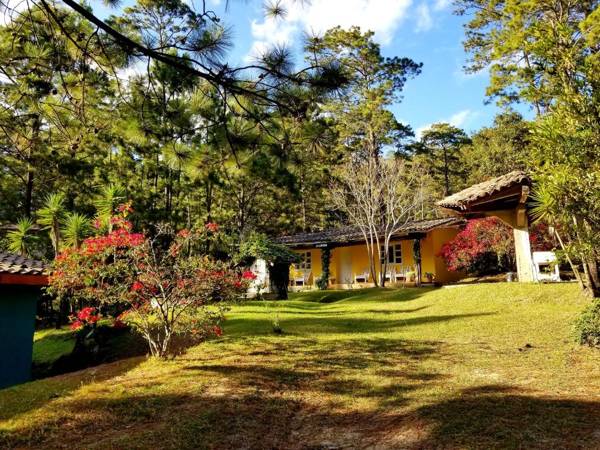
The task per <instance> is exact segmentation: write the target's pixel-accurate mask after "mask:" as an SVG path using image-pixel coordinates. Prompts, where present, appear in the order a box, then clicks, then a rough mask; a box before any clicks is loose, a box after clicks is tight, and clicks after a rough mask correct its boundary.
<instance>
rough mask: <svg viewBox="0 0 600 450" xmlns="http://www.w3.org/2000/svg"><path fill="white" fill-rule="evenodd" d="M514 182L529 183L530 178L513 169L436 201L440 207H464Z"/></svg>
mask: <svg viewBox="0 0 600 450" xmlns="http://www.w3.org/2000/svg"><path fill="white" fill-rule="evenodd" d="M516 184H527V185H530V184H531V178H529V175H527V174H526V173H525V172H522V171H520V170H515V171H513V172H510V173H507V174H506V175H502V176H500V177H497V178H492V179H491V180H488V181H484V182H483V183H479V184H475V185H473V186H471V187H468V188H467V189H464V190H462V191H460V192H457V193H456V194H452V195H450V196H449V197H446V198H444V199H443V200H440V201H439V202H437V203H436V205H438V206H441V207H442V208H448V209H458V210H462V209H466V208H467V206H468V205H469V203H472V202H474V201H476V200H479V199H481V198H483V197H486V196H488V195H492V194H494V193H496V192H498V191H501V190H502V189H506V188H509V187H511V186H514V185H516Z"/></svg>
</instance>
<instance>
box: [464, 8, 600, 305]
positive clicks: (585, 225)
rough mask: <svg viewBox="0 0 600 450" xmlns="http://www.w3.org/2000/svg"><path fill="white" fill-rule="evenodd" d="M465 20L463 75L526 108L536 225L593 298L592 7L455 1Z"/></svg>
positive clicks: (595, 127) (598, 143)
mask: <svg viewBox="0 0 600 450" xmlns="http://www.w3.org/2000/svg"><path fill="white" fill-rule="evenodd" d="M458 3H459V7H460V8H459V12H473V13H474V15H473V17H472V18H471V20H470V21H469V22H468V24H467V28H466V31H467V39H466V41H465V48H466V49H467V50H468V51H469V52H470V54H471V62H470V65H469V67H468V69H469V70H472V71H476V70H480V69H482V68H483V67H487V66H489V67H490V72H491V79H490V80H491V81H490V86H489V88H488V94H489V95H490V96H492V97H496V98H498V100H499V101H500V102H502V103H510V102H514V101H522V102H526V103H529V104H531V105H532V106H533V107H534V108H535V110H536V112H537V114H538V118H537V119H536V121H535V122H534V124H533V125H532V132H533V136H534V143H535V145H533V146H532V149H533V150H534V151H533V155H532V156H533V157H532V158H531V160H530V166H531V168H532V170H533V172H534V178H535V181H536V186H537V188H536V189H537V200H538V217H541V218H544V219H546V220H549V221H551V222H553V223H554V224H556V225H559V226H560V230H561V232H562V233H563V234H564V236H562V238H561V242H563V249H564V251H565V253H566V254H567V256H568V257H569V259H570V260H575V259H580V260H581V261H582V269H583V274H584V276H583V278H582V280H581V283H582V285H583V286H584V288H585V289H586V291H588V292H589V293H591V294H593V295H600V277H599V274H598V260H600V254H599V253H598V250H597V249H598V248H600V245H599V244H600V222H599V221H598V216H599V214H598V212H599V208H600V206H599V203H598V199H597V195H596V193H597V192H598V190H599V186H600V181H599V180H600V162H599V161H600V157H599V156H600V95H599V92H600V59H599V58H598V55H599V54H600V4H599V2H598V1H597V0H581V1H568V0H558V1H547V0H528V1H516V0H505V1H490V0H460V1H459V2H458Z"/></svg>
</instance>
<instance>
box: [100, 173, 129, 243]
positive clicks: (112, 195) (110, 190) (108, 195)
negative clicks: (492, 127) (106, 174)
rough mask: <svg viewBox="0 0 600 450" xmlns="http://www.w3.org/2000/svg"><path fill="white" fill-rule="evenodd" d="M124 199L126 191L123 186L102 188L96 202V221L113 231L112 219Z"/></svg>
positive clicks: (114, 185)
mask: <svg viewBox="0 0 600 450" xmlns="http://www.w3.org/2000/svg"><path fill="white" fill-rule="evenodd" d="M124 198H125V190H124V189H123V188H122V187H121V186H118V185H116V184H109V185H106V186H103V187H102V189H101V191H100V194H99V195H98V196H97V197H96V199H95V200H94V206H95V207H96V219H97V220H98V222H99V223H100V226H102V227H103V228H105V229H107V230H108V231H109V232H110V231H112V224H111V223H110V219H111V217H112V216H113V213H114V212H115V208H116V207H117V206H118V205H119V202H121V201H122V200H123V199H124Z"/></svg>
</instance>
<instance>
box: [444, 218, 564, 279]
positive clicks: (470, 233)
mask: <svg viewBox="0 0 600 450" xmlns="http://www.w3.org/2000/svg"><path fill="white" fill-rule="evenodd" d="M530 242H531V247H532V250H533V251H538V250H551V249H552V247H553V245H552V240H551V238H550V235H549V232H548V227H547V226H545V225H543V224H536V225H534V226H532V227H531V230H530ZM439 256H441V257H442V258H444V260H445V261H446V265H447V266H448V269H449V270H451V271H461V270H462V271H465V272H468V273H474V274H489V273H498V272H501V271H505V270H514V266H515V244H514V236H513V231H512V228H511V227H509V226H508V225H506V224H504V223H503V222H502V221H501V220H500V219H498V218H496V217H487V218H485V219H475V220H470V221H469V222H468V223H467V226H466V227H465V228H464V230H462V231H461V232H460V233H458V234H457V235H456V237H455V238H454V239H452V240H451V241H449V242H446V243H445V244H444V245H443V246H442V248H441V250H440V253H439Z"/></svg>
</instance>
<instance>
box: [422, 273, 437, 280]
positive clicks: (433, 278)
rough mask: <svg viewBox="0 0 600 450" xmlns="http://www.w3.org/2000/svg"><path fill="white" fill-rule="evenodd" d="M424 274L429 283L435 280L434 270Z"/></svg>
mask: <svg viewBox="0 0 600 450" xmlns="http://www.w3.org/2000/svg"><path fill="white" fill-rule="evenodd" d="M424 276H425V281H426V282H427V283H433V280H435V275H434V274H433V273H432V272H425V274H424Z"/></svg>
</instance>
